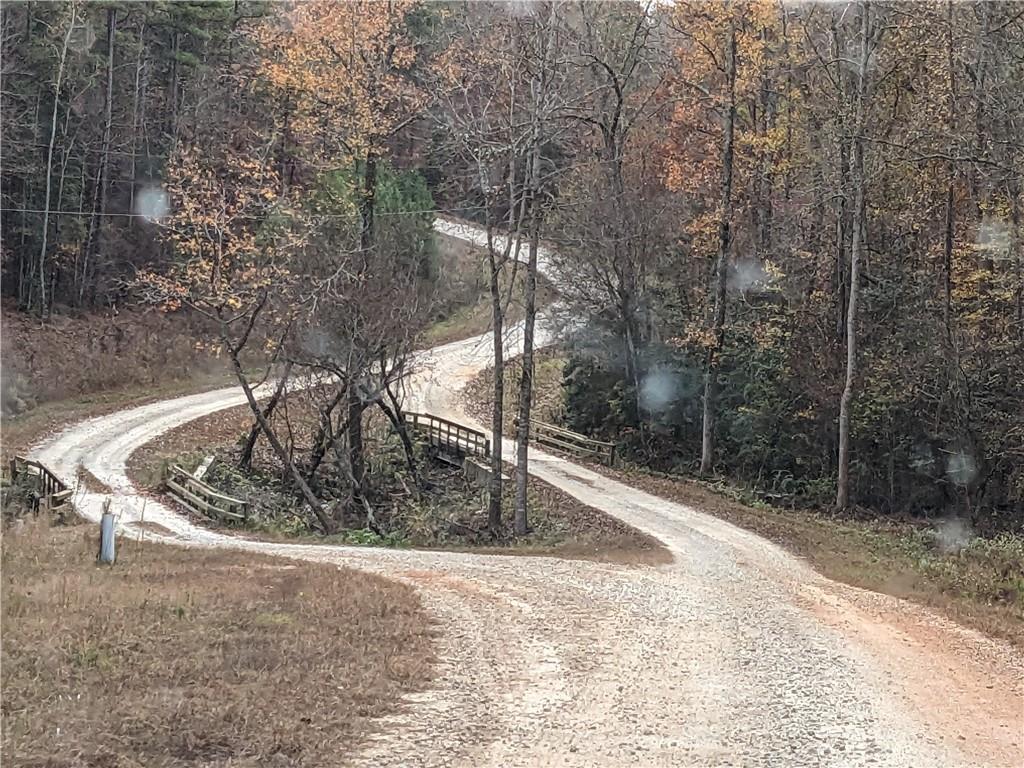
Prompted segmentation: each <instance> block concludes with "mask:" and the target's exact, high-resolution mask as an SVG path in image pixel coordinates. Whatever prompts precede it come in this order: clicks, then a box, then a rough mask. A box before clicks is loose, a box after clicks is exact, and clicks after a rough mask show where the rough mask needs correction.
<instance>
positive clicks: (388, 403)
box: [0, 0, 1024, 529]
mask: <svg viewBox="0 0 1024 768" xmlns="http://www.w3.org/2000/svg"><path fill="white" fill-rule="evenodd" d="M2 34H3V71H2V104H0V110H2V117H3V126H4V127H3V140H2V149H3V167H2V203H3V220H2V233H0V234H2V257H3V293H4V295H5V296H7V297H10V299H11V300H13V301H14V302H16V303H17V306H18V307H19V308H20V309H21V310H22V311H25V312H31V313H34V314H36V315H39V316H41V317H43V318H48V317H50V316H51V315H52V314H53V313H54V312H63V311H66V309H67V308H69V307H76V308H82V309H95V308H101V307H110V306H112V305H113V306H123V305H124V304H126V303H128V304H136V303H137V304H145V305H149V306H159V307H161V308H162V309H164V310H165V311H167V312H170V313H172V314H174V313H182V314H189V315H195V316H201V317H203V318H205V320H204V322H207V323H209V324H211V326H210V327H213V328H216V329H219V338H220V344H222V345H223V349H224V351H225V352H226V353H227V354H228V357H229V358H230V357H234V358H236V359H237V357H238V355H239V354H241V353H242V352H244V351H246V350H249V349H252V348H256V349H258V350H260V351H261V352H262V353H263V354H266V355H267V356H268V357H269V358H270V359H272V360H273V361H274V362H275V363H277V364H278V365H279V367H280V366H287V368H286V370H287V371H293V370H294V371H295V372H296V374H297V373H298V371H304V372H309V373H323V372H328V373H333V374H336V375H339V376H340V379H341V383H340V384H339V388H338V391H337V392H335V393H331V394H330V395H328V396H326V400H325V403H324V404H323V408H322V413H323V421H322V426H321V428H320V430H319V432H318V433H317V435H316V436H315V438H316V439H315V440H312V441H311V444H312V448H311V449H310V450H309V452H308V455H306V456H303V457H299V458H296V455H295V451H294V450H293V449H292V448H293V446H286V445H282V446H281V450H280V451H279V453H280V456H281V457H282V462H283V464H284V465H285V466H286V467H290V470H291V475H292V477H293V478H294V481H295V483H296V487H297V488H299V489H300V491H301V492H302V494H303V495H304V497H305V498H306V499H307V501H308V502H309V504H310V507H311V508H312V509H314V510H317V517H318V518H319V519H320V522H321V524H322V526H323V527H324V528H330V523H329V521H328V520H327V517H325V513H324V512H323V511H322V510H321V509H320V502H319V501H318V499H317V495H316V486H317V469H318V467H319V465H320V463H321V461H322V460H323V458H324V455H325V454H327V453H330V452H331V451H333V450H335V449H336V450H337V451H338V456H339V457H340V456H342V455H344V456H346V457H347V464H346V467H347V475H348V479H349V481H350V483H351V485H352V488H353V489H354V490H353V494H354V498H359V496H360V488H361V487H362V486H363V484H364V482H365V480H364V473H365V472H368V471H369V470H368V469H367V465H366V462H365V461H364V458H363V441H362V436H361V429H362V427H361V424H362V419H363V413H364V412H365V411H367V410H369V409H371V408H380V409H381V410H382V412H386V413H387V414H388V418H395V416H396V413H399V414H400V393H399V392H398V390H399V389H400V386H399V383H400V382H401V380H402V379H403V378H404V377H405V376H406V375H407V373H408V369H407V367H406V365H405V362H404V361H405V360H406V359H407V357H408V355H409V354H410V352H411V350H412V349H414V348H415V346H416V344H417V342H418V339H419V338H420V336H421V333H422V331H423V329H424V328H425V327H426V326H427V325H428V324H429V322H430V321H431V319H432V318H433V317H434V309H435V308H436V305H435V298H436V292H437V290H438V285H439V284H440V283H441V282H443V276H442V275H438V274H437V270H436V262H435V260H434V259H433V256H432V253H433V252H432V242H431V233H430V224H431V221H432V220H433V218H434V216H435V215H446V214H453V213H454V214H456V215H459V216H461V217H464V218H469V219H472V220H474V221H476V222H477V223H479V224H480V225H482V226H485V227H486V229H487V231H488V232H489V233H490V234H492V235H496V234H498V233H501V232H507V231H513V232H515V233H516V234H518V235H520V236H521V237H522V239H523V242H524V243H526V242H528V241H530V240H532V241H533V242H534V243H537V242H538V241H540V240H543V241H544V242H546V243H549V244H551V245H552V246H553V248H554V250H555V251H557V254H558V255H557V256H556V257H555V258H554V261H553V263H552V264H551V265H550V268H551V270H552V272H553V274H552V275H550V276H551V277H552V279H553V280H554V281H555V282H556V283H557V285H558V286H559V288H560V289H561V291H562V293H563V298H562V303H561V306H562V307H563V308H564V311H565V314H566V315H567V316H568V317H569V318H571V319H572V321H573V322H572V326H571V327H572V333H573V334H575V339H574V343H573V344H572V349H573V355H572V358H571V360H570V361H569V363H568V366H567V368H566V373H565V393H566V411H567V421H568V423H569V424H570V425H571V426H572V427H573V428H575V429H579V430H581V431H584V432H588V433H591V434H593V435H595V436H600V437H607V438H614V439H617V440H621V441H623V442H624V443H625V444H626V448H627V450H628V452H629V454H630V455H631V456H632V457H633V458H634V459H636V460H639V461H641V462H643V463H645V464H648V465H650V466H653V467H656V468H661V469H669V470H685V471H693V472H698V473H701V474H704V475H708V474H712V473H724V474H727V475H729V476H731V477H733V478H736V479H738V480H740V481H742V482H744V483H746V484H749V485H751V486H754V487H757V488H759V489H762V490H764V491H767V492H769V493H771V494H773V496H774V497H776V498H780V499H784V500H786V501H789V502H793V503H807V504H814V505H819V506H827V507H834V508H838V509H841V510H850V509H853V508H855V507H858V506H861V507H867V508H870V509H873V510H875V511H877V512H881V513H885V514H893V515H906V514H913V515H920V514H945V513H950V512H954V513H957V514H960V515H964V516H966V517H968V518H969V519H971V521H972V522H973V524H974V525H975V526H977V527H979V528H980V529H996V528H1015V529H1019V528H1020V527H1021V526H1022V525H1024V245H1022V237H1024V222H1022V206H1024V199H1022V173H1024V3H1016V2H991V3H990V2H973V3H970V2H962V3H961V2H952V0H946V1H944V2H919V3H876V2H867V0H864V1H863V2H852V3H830V4H812V3H808V4H790V3H778V2H768V1H767V0H765V2H733V3H728V4H727V3H707V2H693V3H690V2H675V3H671V4H667V3H658V4H655V3H612V2H582V3H581V2H568V1H566V2H558V1H557V0H551V1H549V2H537V3H523V2H510V3H454V2H452V3H418V2H392V3H387V4H382V3H369V2H363V3H355V2H354V3H344V4H336V3H329V2H322V1H320V0H314V1H313V2H306V3H299V4H294V5H286V4H270V3H258V2H244V1H238V2H233V3H202V2H181V3H177V2H155V3H82V2H63V3H52V4H51V3H17V4H15V3H6V4H4V6H3V9H2ZM523 248H524V249H525V248H526V246H525V245H524V246H523ZM487 250H488V256H489V261H488V265H489V269H490V271H491V274H492V276H493V278H494V279H493V280H492V292H493V296H494V298H495V302H496V303H495V306H496V307H498V308H499V309H500V302H501V299H502V289H501V285H502V283H501V282H500V281H499V279H498V278H499V276H501V275H502V274H503V273H505V272H508V271H510V270H513V269H520V268H523V269H529V270H530V274H535V271H536V270H535V264H534V265H533V266H534V268H530V267H519V266H516V265H517V264H518V262H516V260H515V258H514V254H512V253H510V250H509V249H508V248H506V249H504V250H502V248H501V247H500V246H498V244H497V241H494V242H491V245H490V247H489V248H488V249H487ZM527 295H528V294H527ZM528 301H529V300H528V299H527V302H528ZM499 309H496V311H495V315H494V321H495V324H496V325H497V326H498V330H500V325H501V322H502V316H501V312H500V311H499ZM527 316H528V317H529V316H530V313H529V312H527ZM498 347H499V348H500V344H499V345H498ZM497 351H498V352H499V353H500V349H498V350H497ZM527 370H529V366H527ZM240 375H241V373H240ZM498 379H499V381H500V379H501V376H500V375H499V376H498ZM524 386H528V383H527V384H524ZM524 391H527V392H528V391H529V390H528V389H526V390H524ZM253 409H254V414H257V412H258V411H259V408H258V407H257V406H256V405H255V401H253ZM255 418H256V419H257V421H259V416H258V415H256V416H255ZM496 423H497V424H500V423H501V421H500V418H499V419H496ZM259 426H260V425H257V431H258V428H259ZM264 426H265V425H264ZM267 435H268V437H269V436H270V433H269V431H267ZM339 460H340V459H339ZM498 460H499V461H500V455H499V456H498ZM327 516H328V517H329V514H328V515H327Z"/></svg>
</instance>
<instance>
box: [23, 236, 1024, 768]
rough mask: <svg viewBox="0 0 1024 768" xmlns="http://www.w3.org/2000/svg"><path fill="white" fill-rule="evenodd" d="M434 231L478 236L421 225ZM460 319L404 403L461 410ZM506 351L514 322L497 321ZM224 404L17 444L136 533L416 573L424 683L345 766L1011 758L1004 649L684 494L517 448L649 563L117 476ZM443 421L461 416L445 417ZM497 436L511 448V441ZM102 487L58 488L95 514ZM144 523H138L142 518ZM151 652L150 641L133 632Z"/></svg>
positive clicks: (1012, 718) (1015, 702) (1017, 664)
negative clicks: (84, 475)
mask: <svg viewBox="0 0 1024 768" xmlns="http://www.w3.org/2000/svg"><path fill="white" fill-rule="evenodd" d="M438 228H439V229H440V230H442V231H445V233H446V234H450V235H454V236H457V237H464V238H466V239H469V240H475V241H476V242H479V239H480V233H478V232H476V231H474V230H472V229H470V228H468V227H465V226H463V225H453V224H449V223H446V222H439V223H438ZM489 343H490V342H489V339H488V337H478V338H474V339H468V340H465V341H461V342H456V343H453V344H448V345H445V346H443V347H438V348H435V349H433V350H430V351H429V352H427V353H425V354H424V355H423V358H422V359H421V360H420V365H419V369H418V370H419V372H418V373H417V374H416V375H415V376H414V377H413V380H412V382H411V386H410V389H411V391H412V393H413V396H414V399H415V400H416V401H418V402H417V403H416V405H417V407H419V408H426V409H429V410H431V411H433V412H435V413H440V414H445V413H446V414H449V415H451V416H461V414H460V409H459V407H458V402H459V392H460V390H461V388H462V386H463V384H464V383H465V382H466V381H467V380H468V378H470V377H471V376H473V375H474V374H475V373H477V372H478V371H479V370H480V369H481V368H483V367H484V366H486V365H487V364H488V363H489V352H490V347H489ZM508 343H509V345H510V347H512V348H514V347H515V346H517V344H518V343H519V339H517V338H516V337H515V334H514V333H513V334H512V335H511V337H510V339H509V342H508ZM243 402H244V398H243V396H242V395H241V393H240V391H239V390H238V389H235V388H229V389H223V390H217V391H214V392H207V393H203V394H197V395H191V396H187V397H181V398H176V399H173V400H167V401H163V402H159V403H154V404H151V405H146V406H141V407H138V408H132V409H129V410H125V411H121V412H119V413H115V414H112V415H109V416H103V417H99V418H96V419H92V420H89V421H86V422H83V423H81V424H78V425H76V426H73V427H71V428H69V429H67V430H65V431H63V432H61V433H60V434H58V435H56V436H54V437H52V438H50V439H49V440H47V441H46V442H44V443H43V444H41V445H40V446H38V447H37V448H36V449H35V450H34V451H33V455H34V456H35V458H38V459H39V460H41V461H43V462H45V463H46V464H47V465H48V466H50V467H51V468H52V469H53V470H54V471H55V472H57V474H59V475H60V476H62V477H63V478H64V479H65V480H67V481H75V480H76V477H77V474H78V471H79V468H80V467H84V468H85V469H87V470H89V471H90V472H91V473H92V474H93V475H95V476H96V478H97V479H98V480H100V481H101V482H103V483H104V484H106V485H107V486H109V487H110V488H111V489H114V490H115V491H116V492H117V497H116V498H117V501H116V506H115V511H117V512H119V513H120V514H121V525H122V527H123V528H125V529H127V530H129V531H130V530H132V529H133V528H134V527H135V524H136V523H137V522H138V521H139V520H140V519H141V518H143V517H144V519H145V521H146V522H147V523H155V524H158V525H159V526H162V527H163V528H164V529H166V531H167V533H166V534H165V535H157V534H153V533H147V536H149V537H154V538H162V539H165V540H167V541H170V542H174V543H179V544H185V545H198V546H211V547H230V548H235V549H246V550H253V551H257V550H258V551H260V552H264V553H272V554H277V555H281V556H286V557H294V558H302V559H309V560H317V561H329V562H334V563H338V564H343V565H346V566H350V567H357V568H364V569H368V570H373V571H376V572H380V573H384V574H387V575H389V576H392V577H394V578H398V579H401V580H403V581H406V582H410V583H413V584H415V585H416V586H417V587H418V588H419V590H420V594H421V596H422V599H423V601H424V604H425V605H426V607H427V608H428V609H429V610H430V611H431V612H432V613H433V614H434V615H436V616H437V617H438V619H439V621H440V623H441V626H443V628H444V631H443V633H442V635H441V637H440V639H439V640H438V643H439V647H438V652H439V656H440V658H441V668H440V673H439V676H438V679H437V681H436V684H435V686H434V687H433V688H432V689H430V690H429V691H427V692H426V693H422V694H418V695H416V696H413V697H410V698H409V700H408V701H407V702H406V704H405V706H403V708H402V711H401V713H400V714H399V715H397V716H395V717H393V718H390V720H391V722H388V723H386V724H385V727H383V728H382V729H381V735H380V736H379V737H378V738H377V740H376V741H375V742H373V743H371V744H369V745H368V746H367V748H366V749H364V750H363V751H361V752H360V753H359V754H357V755H348V756H343V757H339V761H340V762H342V763H344V764H348V765H357V766H466V767H467V768H475V767H476V766H502V767H503V766H581V767H583V766H608V767H609V768H611V767H612V766H615V767H618V766H626V765H642V766H773V767H774V766H835V767H836V768H840V767H842V768H845V767H848V766H849V767H852V766H907V768H926V767H928V766H944V767H947V766H948V767H950V768H959V767H964V768H968V767H970V768H974V767H976V766H977V767H980V766H1013V767H1014V768H1019V766H1021V765H1024V732H1022V731H1024V657H1022V655H1021V654H1020V653H1019V652H1017V651H1015V650H1013V649H1011V648H1009V647H1008V646H1005V645H1002V644H1000V643H996V642H994V641H991V640H988V639H986V638H984V637H983V636H981V635H979V634H977V633H975V632H973V631H970V630H966V629H963V628H961V627H959V626H957V625H955V624H953V623H951V622H949V621H947V620H945V619H942V618H940V617H938V616H936V615H934V614H932V613H930V612H928V611H926V610H924V609H921V608H918V607H916V606H913V605H910V604H908V603H905V602H903V601H900V600H897V599H895V598H891V597H888V596H885V595H879V594H875V593H871V592H866V591H863V590H858V589H854V588H851V587H847V586H845V585H841V584H837V583H835V582H832V581H829V580H827V579H825V578H823V577H822V576H820V575H818V574H817V573H815V572H814V571H812V570H811V569H810V568H808V567H807V566H806V565H805V564H804V563H802V562H801V561H800V560H799V559H797V558H795V557H793V556H792V555H790V554H788V553H786V552H785V551H783V550H781V549H780V548H778V547H776V546H775V545H773V544H771V543H770V542H768V541H766V540H764V539H761V538H759V537H758V536H756V535H754V534H752V533H749V532H747V531H745V530H742V529H739V528H736V527H734V526H732V525H729V524H727V523H725V522H723V521H721V520H719V519H717V518H714V517H711V516H709V515H705V514H702V513H701V512H700V511H698V510H695V509H692V508H689V507H685V506H682V505H679V504H675V503H671V502H668V501H665V500H663V499H660V498H657V497H654V496H651V495H649V494H646V493H643V492H641V491H638V490H636V489H633V488H630V487H628V486H625V485H623V484H621V483H618V482H616V481H614V480H611V479H608V478H606V477H604V476H602V475H599V474H597V473H595V472H592V471H590V470H588V469H585V468H583V467H581V466H578V465H576V464H573V463H572V462H570V461H566V460H564V459H561V458H557V457H554V456H550V455H546V454H543V453H541V452H539V451H535V450H534V451H531V471H532V472H533V473H535V474H536V475H537V476H539V477H541V478H542V479H544V480H546V481H548V482H550V483H552V484H554V485H557V486H558V487H560V488H562V489H563V490H565V491H566V492H568V493H570V494H572V495H573V496H575V497H577V498H579V499H580V500H582V501H583V502H585V503H587V504H590V505H591V506H594V507H596V508H598V509H601V510H604V511H605V512H607V513H609V514H612V515H614V516H616V517H618V518H620V519H622V520H624V521H625V522H627V523H630V524H631V525H634V526H635V527H637V528H639V529H641V530H643V531H645V532H647V533H650V534H652V535H654V536H656V537H657V538H659V539H660V540H661V541H663V542H664V543H665V545H666V546H667V547H668V548H669V549H670V550H671V552H672V553H673V555H674V562H673V563H672V564H671V565H668V566H661V567H657V568H653V567H634V566H623V565H609V564H601V563H593V562H587V561H570V560H559V559H553V558H524V557H501V556H488V555H475V554H464V553H434V552H419V551H396V550H375V549H368V548H354V547H331V546H316V545H299V544H276V543H266V542H255V541H250V540H246V539H243V538H238V537H233V536H226V535H222V534H218V533H216V532H213V531H210V530H207V529H204V528H199V527H197V526H194V525H192V524H191V523H190V522H189V521H188V520H186V519H185V518H184V517H183V516H181V515H180V514H178V513H177V512H176V511H175V510H174V509H173V508H171V507H168V506H165V505H163V504H161V503H157V502H155V501H153V500H152V499H149V500H145V499H144V497H142V496H141V495H140V494H139V493H138V492H137V490H136V489H135V488H134V487H133V486H132V484H131V483H130V482H129V480H128V478H127V476H126V472H125V463H126V461H127V459H128V457H129V456H130V455H131V453H132V452H133V451H134V450H136V449H137V448H138V447H140V446H142V445H144V444H145V443H146V442H148V441H150V440H152V439H153V438H155V437H156V436H158V435H159V434H161V433H163V432H165V431H167V430H169V429H171V428H173V427H176V426H178V425H180V424H182V423H185V422H187V421H189V420H192V419H196V418H199V417H201V416H205V415H207V414H210V413H213V412H215V411H218V410H221V409H224V408H229V407H231V406H235V405H239V404H241V403H243ZM461 418H463V420H467V419H465V417H464V416H462V417H461ZM507 450H508V451H509V453H508V455H510V456H511V455H513V454H512V452H511V446H510V445H509V446H508V447H507ZM105 497H106V494H100V493H95V492H90V491H88V490H86V489H85V488H84V487H80V488H79V492H78V495H77V500H76V504H77V506H78V508H79V509H80V510H81V512H82V513H83V514H84V515H85V516H86V517H89V518H93V519H98V516H99V514H100V511H101V505H102V502H103V499H104V498H105ZM150 530H152V529H150ZM153 652H154V653H158V652H159V647H158V646H154V651H153Z"/></svg>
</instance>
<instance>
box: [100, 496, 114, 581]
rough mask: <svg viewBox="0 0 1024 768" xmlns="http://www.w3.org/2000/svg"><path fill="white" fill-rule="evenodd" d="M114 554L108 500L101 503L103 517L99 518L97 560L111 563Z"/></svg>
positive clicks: (112, 518) (111, 516)
mask: <svg viewBox="0 0 1024 768" xmlns="http://www.w3.org/2000/svg"><path fill="white" fill-rule="evenodd" d="M115 559H116V556H115V554H114V513H113V512H111V511H110V500H109V499H107V501H106V502H105V503H104V505H103V517H101V518H100V554H99V557H98V558H97V561H98V562H100V563H106V564H107V565H113V564H114V560H115Z"/></svg>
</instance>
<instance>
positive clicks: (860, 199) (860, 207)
mask: <svg viewBox="0 0 1024 768" xmlns="http://www.w3.org/2000/svg"><path fill="white" fill-rule="evenodd" d="M870 46H871V35H870V5H869V4H868V3H867V2H864V3H863V4H862V5H861V51H860V63H859V66H858V71H857V98H856V117H855V119H854V136H853V167H852V169H851V173H850V178H851V182H852V184H853V190H854V202H853V242H852V243H851V247H850V301H849V306H848V308H847V311H846V382H845V384H844V386H843V394H842V397H841V398H840V401H839V472H838V477H837V479H836V509H837V510H838V511H843V510H845V509H847V508H848V507H849V506H850V409H851V407H852V406H853V398H854V388H855V384H856V380H857V301H858V299H859V297H860V260H861V254H862V253H863V250H864V237H865V232H864V228H865V224H866V221H865V189H864V186H865V181H864V137H863V135H862V134H863V132H864V110H865V101H866V94H867V77H868V57H869V54H870V50H869V49H870Z"/></svg>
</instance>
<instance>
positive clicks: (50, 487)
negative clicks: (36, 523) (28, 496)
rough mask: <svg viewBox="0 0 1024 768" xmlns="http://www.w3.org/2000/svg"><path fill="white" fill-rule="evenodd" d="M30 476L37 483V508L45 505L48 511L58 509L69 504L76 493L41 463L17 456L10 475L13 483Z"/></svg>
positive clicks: (11, 465)
mask: <svg viewBox="0 0 1024 768" xmlns="http://www.w3.org/2000/svg"><path fill="white" fill-rule="evenodd" d="M23 474H24V475H28V476H29V477H33V478H35V479H36V482H37V489H36V491H35V493H36V501H35V503H36V508H37V511H38V508H39V506H41V505H45V506H46V508H47V509H56V508H58V507H62V506H63V505H64V504H65V503H67V502H68V501H69V500H70V499H71V496H72V495H73V493H74V491H73V490H72V489H71V488H68V487H67V485H65V484H64V481H63V480H61V479H60V478H59V477H57V476H56V475H55V474H53V472H51V471H50V470H49V469H47V468H46V467H45V466H43V465H42V464H41V463H40V462H38V461H34V460H32V459H26V458H25V457H24V456H15V457H14V458H13V459H11V464H10V475H11V482H14V480H15V478H17V477H18V476H19V475H23Z"/></svg>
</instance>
